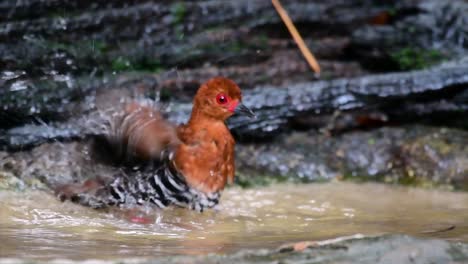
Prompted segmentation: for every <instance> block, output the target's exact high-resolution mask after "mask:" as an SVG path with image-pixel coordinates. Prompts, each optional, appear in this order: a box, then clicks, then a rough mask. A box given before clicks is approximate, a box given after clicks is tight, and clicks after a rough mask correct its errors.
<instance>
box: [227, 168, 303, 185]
mask: <svg viewBox="0 0 468 264" xmlns="http://www.w3.org/2000/svg"><path fill="white" fill-rule="evenodd" d="M286 181H292V182H298V180H297V179H296V180H292V179H291V178H288V177H286V176H281V175H271V174H269V175H265V174H259V173H258V172H255V171H248V170H247V171H241V172H239V171H238V172H237V173H236V177H235V184H236V185H238V186H240V187H242V188H253V187H257V186H268V185H271V184H275V183H281V182H286Z"/></svg>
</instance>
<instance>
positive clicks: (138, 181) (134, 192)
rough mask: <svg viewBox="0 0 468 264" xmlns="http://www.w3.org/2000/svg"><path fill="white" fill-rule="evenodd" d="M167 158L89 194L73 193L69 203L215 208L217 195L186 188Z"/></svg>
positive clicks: (116, 177) (199, 210)
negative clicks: (155, 165)
mask: <svg viewBox="0 0 468 264" xmlns="http://www.w3.org/2000/svg"><path fill="white" fill-rule="evenodd" d="M171 158H172V155H164V163H163V164H159V166H158V168H155V167H154V165H153V166H146V168H142V167H137V168H133V169H127V170H126V171H122V172H121V173H119V174H118V175H115V176H114V177H113V180H112V181H111V182H107V183H101V184H100V187H99V188H98V189H96V190H94V191H93V192H92V193H89V192H88V193H87V192H83V193H76V194H74V195H73V196H72V197H70V199H71V200H72V201H74V202H77V203H80V204H82V205H86V206H90V207H93V208H105V207H107V206H120V207H132V206H135V205H145V204H153V205H155V206H157V207H158V208H165V207H167V206H171V205H172V206H177V207H184V208H189V209H191V210H195V211H198V212H203V210H204V209H206V208H213V207H214V206H216V205H217V204H218V202H219V198H220V196H221V193H220V192H213V193H204V192H201V191H198V190H196V189H194V188H191V187H190V186H188V184H187V182H186V181H185V180H184V178H183V175H181V174H180V173H179V172H177V170H176V169H175V168H174V166H172V165H171V164H172V160H171Z"/></svg>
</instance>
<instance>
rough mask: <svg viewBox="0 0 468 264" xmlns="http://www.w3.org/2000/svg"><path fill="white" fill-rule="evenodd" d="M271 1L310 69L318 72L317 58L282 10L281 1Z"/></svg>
mask: <svg viewBox="0 0 468 264" xmlns="http://www.w3.org/2000/svg"><path fill="white" fill-rule="evenodd" d="M271 2H272V3H273V6H274V7H275V9H276V11H277V12H278V14H279V15H280V17H281V19H282V20H283V22H284V24H286V27H287V28H288V30H289V33H291V35H292V37H293V39H294V41H295V42H296V44H297V46H299V49H300V50H301V52H302V55H304V57H305V59H306V60H307V62H308V63H309V65H310V67H311V68H312V70H313V71H314V72H316V73H320V66H319V64H318V62H317V60H316V59H315V57H314V55H312V53H311V52H310V50H309V48H308V47H307V45H306V44H305V42H304V39H302V37H301V35H300V34H299V32H298V31H297V29H296V27H295V26H294V24H293V22H292V21H291V18H290V17H289V15H288V13H287V12H286V10H284V8H283V7H282V6H281V3H280V2H279V0H271Z"/></svg>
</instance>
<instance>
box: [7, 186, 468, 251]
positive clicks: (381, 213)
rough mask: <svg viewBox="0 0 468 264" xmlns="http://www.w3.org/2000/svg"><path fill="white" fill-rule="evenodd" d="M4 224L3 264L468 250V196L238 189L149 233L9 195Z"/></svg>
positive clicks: (158, 215)
mask: <svg viewBox="0 0 468 264" xmlns="http://www.w3.org/2000/svg"><path fill="white" fill-rule="evenodd" d="M142 210H143V209H142ZM0 215H1V218H0V239H1V247H0V257H23V258H34V259H52V258H71V259H90V258H92V259H116V258H129V257H155V256H164V255H174V254H207V253H230V252H235V251H237V250H240V249H246V248H249V249H252V248H275V247H277V246H279V245H282V244H284V243H286V242H292V241H301V240H321V239H328V238H334V237H338V236H346V235H352V234H357V233H360V234H364V235H378V234H384V233H404V234H410V235H415V236H421V237H437V238H444V239H449V240H456V241H464V242H468V194H466V193H453V192H443V191H434V190H421V189H413V188H403V187H395V186H387V185H379V184H352V183H338V182H335V183H327V184H309V185H273V186H270V187H265V188H256V189H248V190H243V189H239V188H229V189H227V190H226V191H225V192H224V195H223V196H222V199H221V205H220V207H219V209H218V210H212V211H207V212H205V213H202V214H199V213H195V212H190V211H187V210H182V209H172V210H165V211H163V212H155V211H154V210H150V211H148V212H147V215H144V214H143V215H144V217H143V219H147V220H148V219H149V220H150V223H148V224H138V223H132V222H131V221H129V220H128V219H131V218H132V217H133V216H135V215H140V214H137V213H135V212H125V213H122V212H102V211H96V210H92V209H89V208H86V207H82V206H79V205H75V204H72V203H68V202H66V203H61V202H59V201H57V200H56V199H55V197H53V196H51V195H50V194H48V193H45V192H41V191H30V192H9V191H3V192H0ZM450 226H455V229H453V230H450V231H446V232H435V233H434V232H432V231H435V230H441V229H445V228H448V227H450Z"/></svg>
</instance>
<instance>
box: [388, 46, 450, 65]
mask: <svg viewBox="0 0 468 264" xmlns="http://www.w3.org/2000/svg"><path fill="white" fill-rule="evenodd" d="M390 57H391V59H392V60H393V61H394V62H395V63H396V64H397V65H398V67H399V69H400V70H405V71H406V70H415V69H424V68H427V67H429V66H431V65H434V64H436V63H438V62H441V61H442V60H443V59H445V56H444V55H443V54H442V53H441V52H440V51H438V50H434V49H429V50H425V49H419V48H411V47H407V48H403V49H400V50H398V51H395V52H392V53H391V54H390Z"/></svg>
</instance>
